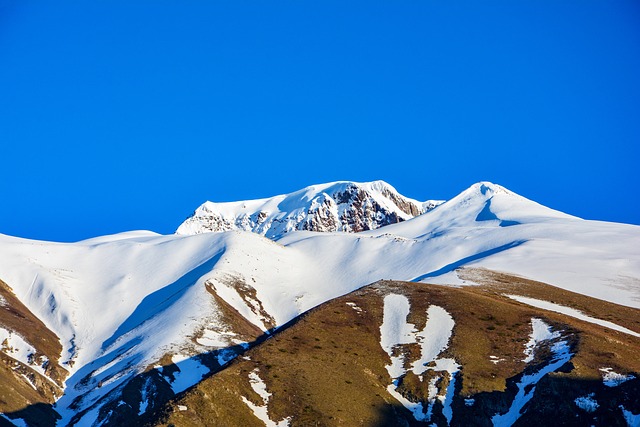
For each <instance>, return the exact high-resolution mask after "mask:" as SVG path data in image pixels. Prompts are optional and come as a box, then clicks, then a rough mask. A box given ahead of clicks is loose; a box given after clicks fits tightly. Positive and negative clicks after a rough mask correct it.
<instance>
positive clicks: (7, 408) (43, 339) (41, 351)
mask: <svg viewBox="0 0 640 427" xmlns="http://www.w3.org/2000/svg"><path fill="white" fill-rule="evenodd" d="M0 296H2V299H3V301H4V304H3V305H2V306H0V327H2V328H4V329H7V330H9V331H13V332H15V333H17V334H19V335H20V336H22V337H23V338H24V339H25V340H26V341H27V342H28V343H29V344H31V345H32V346H33V347H34V348H35V349H36V354H35V355H34V358H35V359H39V358H40V357H41V356H46V357H47V358H48V359H49V361H50V363H49V365H48V367H47V368H46V370H45V372H46V373H47V375H48V376H49V378H51V379H52V380H53V381H55V383H57V386H56V385H55V384H53V383H52V382H51V381H49V380H48V379H46V378H43V377H42V376H41V375H40V374H39V373H37V372H36V371H34V370H33V369H32V368H31V367H30V366H29V365H25V364H23V363H20V362H18V361H16V360H15V359H12V358H11V357H10V353H9V354H5V353H3V352H0V412H4V413H12V412H15V411H20V410H24V409H25V408H29V407H35V406H34V405H36V404H38V403H44V404H47V403H53V402H54V400H55V399H54V396H59V395H61V394H62V389H61V386H62V382H63V381H64V378H65V377H66V375H67V371H66V370H64V369H63V368H62V367H60V366H59V365H58V361H59V357H60V353H61V351H62V346H61V345H60V340H59V339H58V337H57V336H56V335H55V334H54V333H53V332H51V331H50V330H49V329H47V327H46V326H45V325H44V323H42V322H41V321H40V320H39V319H38V318H37V317H35V316H34V315H33V313H31V312H30V311H29V310H28V309H27V308H26V307H25V306H24V304H22V303H21V302H20V301H19V300H18V298H17V297H16V296H15V295H14V294H13V292H12V290H11V288H10V287H9V286H8V285H7V284H6V283H4V282H3V281H1V280H0ZM2 347H3V343H0V349H1V348H2ZM25 377H28V378H29V379H30V381H31V382H32V383H34V384H35V385H36V388H37V390H35V389H34V388H33V387H32V386H31V385H30V384H29V381H27V380H26V378H25Z"/></svg>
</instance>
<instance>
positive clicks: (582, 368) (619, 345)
mask: <svg viewBox="0 0 640 427" xmlns="http://www.w3.org/2000/svg"><path fill="white" fill-rule="evenodd" d="M459 274H460V277H462V278H463V279H465V280H472V281H474V282H476V283H480V284H481V286H469V287H465V288H464V290H466V291H468V292H472V293H477V294H480V295H486V296H487V297H489V298H492V299H496V300H501V301H505V302H510V303H511V304H516V305H520V306H522V307H528V306H526V305H524V304H519V303H517V302H515V301H513V300H510V299H509V298H507V297H504V296H503V295H504V294H511V295H522V296H527V297H531V298H536V299H540V300H544V301H550V302H554V303H556V304H560V305H564V306H567V307H571V308H574V309H577V310H580V311H582V312H583V313H584V314H586V315H588V316H591V317H595V318H598V319H603V320H607V321H610V322H613V323H615V324H617V325H620V326H624V327H626V328H628V329H630V330H632V331H635V332H638V333H640V310H638V309H635V308H631V307H624V306H620V305H617V304H613V303H610V302H607V301H602V300H598V299H595V298H590V297H587V296H584V295H581V294H576V293H574V292H570V291H566V290H563V289H560V288H557V287H555V286H550V285H547V284H545V283H541V282H536V281H533V280H528V279H524V278H521V277H517V276H512V275H508V274H505V273H499V272H495V271H490V270H485V269H463V270H461V271H460V272H459ZM531 309H532V308H531ZM532 310H534V311H536V309H532ZM537 312H539V313H540V314H541V315H544V316H545V317H546V318H547V319H549V320H552V321H556V322H564V323H567V324H568V325H571V326H572V327H574V328H576V329H577V330H579V331H581V332H583V333H582V334H581V342H580V351H579V352H578V353H577V354H576V356H575V357H574V359H573V364H574V365H575V367H576V369H575V371H574V372H573V373H572V374H571V375H573V376H580V377H582V378H600V377H601V373H600V372H599V371H598V369H599V368H601V367H604V366H607V367H612V368H613V370H614V371H616V372H619V373H630V372H640V357H639V355H640V339H639V338H636V337H633V336H630V335H628V334H625V333H622V332H618V331H615V330H611V329H609V328H606V327H603V326H599V325H595V324H592V323H588V322H584V321H581V320H577V319H573V318H571V317H568V316H566V315H563V314H558V313H553V312H550V311H546V310H537Z"/></svg>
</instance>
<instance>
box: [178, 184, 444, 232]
mask: <svg viewBox="0 0 640 427" xmlns="http://www.w3.org/2000/svg"><path fill="white" fill-rule="evenodd" d="M441 203H442V201H440V200H428V201H426V202H418V201H416V200H413V199H410V198H407V197H404V196H402V195H400V194H399V193H398V192H397V191H396V189H395V188H393V187H392V186H391V185H389V184H387V183H386V182H383V181H374V182H363V183H359V182H349V181H339V182H331V183H328V184H320V185H312V186H309V187H306V188H303V189H302V190H299V191H296V192H293V193H290V194H283V195H280V196H274V197H270V198H267V199H259V200H248V201H243V202H228V203H213V202H205V203H203V204H202V205H201V206H200V207H198V209H196V211H195V212H194V213H193V215H191V216H190V217H189V218H188V219H187V220H186V221H185V222H183V223H182V224H181V225H180V227H178V230H177V233H178V234H200V233H206V232H215V231H229V230H244V231H253V232H254V233H258V234H262V235H263V236H266V237H269V238H277V237H279V236H281V235H283V234H284V233H287V232H290V231H293V230H307V231H346V232H352V233H357V232H359V231H365V230H374V229H376V228H380V227H383V226H385V225H389V224H395V223H397V222H401V221H406V220H408V219H411V218H414V217H416V216H418V215H421V214H423V213H425V212H427V211H429V210H431V209H433V208H435V207H436V206H438V205H439V204H441Z"/></svg>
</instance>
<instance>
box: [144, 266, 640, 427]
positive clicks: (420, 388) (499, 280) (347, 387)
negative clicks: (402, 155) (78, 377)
mask: <svg viewBox="0 0 640 427" xmlns="http://www.w3.org/2000/svg"><path fill="white" fill-rule="evenodd" d="M460 275H461V277H463V278H464V279H465V280H468V281H473V282H475V283H477V285H476V286H467V287H460V288H454V287H444V286H437V285H425V284H418V283H406V282H390V281H382V282H377V283H375V284H372V285H370V286H367V287H364V288H362V289H360V290H357V291H355V292H353V293H351V294H348V295H345V296H343V297H341V298H338V299H335V300H332V301H330V302H327V303H325V304H322V305H321V306H319V307H317V308H315V309H313V310H311V311H310V312H308V313H306V314H305V315H303V316H301V317H300V318H298V319H296V321H294V322H292V323H291V324H289V325H287V326H286V327H284V328H281V329H280V330H279V331H278V332H277V333H276V334H274V335H273V336H272V337H271V338H270V339H268V340H266V341H264V342H262V343H261V344H259V345H257V346H256V347H254V348H252V349H251V350H249V351H248V352H246V353H245V354H244V356H242V357H240V358H238V359H236V360H235V361H234V362H232V363H231V364H230V365H229V366H228V367H226V369H224V370H222V371H220V372H218V373H216V374H214V375H212V376H211V377H209V378H207V379H206V380H204V381H202V382H201V383H200V384H198V385H197V386H195V387H194V388H192V389H190V390H187V391H186V392H185V393H183V394H181V395H179V396H178V398H176V399H174V400H172V401H171V402H169V404H167V405H165V406H164V407H163V408H162V409H161V410H159V411H156V412H155V413H153V414H150V415H149V416H148V417H147V423H148V424H149V425H163V426H169V425H173V426H211V425H216V426H263V425H265V422H264V421H261V420H260V419H259V418H258V417H257V416H256V413H262V414H263V415H262V416H263V418H264V417H265V416H266V415H264V414H268V417H269V418H270V420H272V422H273V425H277V423H278V422H281V424H279V425H284V421H283V420H287V421H288V423H289V425H291V426H315V425H318V426H362V425H365V426H393V425H426V421H429V423H433V422H435V423H436V424H438V425H446V424H447V423H448V422H449V421H450V422H451V424H452V425H491V424H492V423H491V418H492V417H493V416H494V415H496V414H498V413H505V412H507V411H508V410H509V408H510V407H511V406H512V403H513V401H514V397H515V395H516V393H517V392H518V383H519V382H520V381H522V380H523V375H533V374H535V373H536V372H539V371H541V369H542V368H544V367H545V366H548V365H549V364H550V363H551V361H552V360H553V358H554V353H553V352H554V348H555V347H554V346H553V345H552V344H554V343H557V342H559V340H560V339H562V340H563V341H562V343H564V344H565V345H566V348H567V349H569V350H570V353H571V354H572V357H571V360H570V361H569V362H567V363H563V364H562V366H559V367H558V368H557V369H554V372H552V373H550V374H548V375H545V376H544V377H542V379H541V380H540V381H539V382H537V385H535V389H532V387H531V386H530V387H527V389H525V394H526V393H529V392H531V393H533V394H532V396H533V397H532V399H531V400H530V401H529V402H528V403H527V404H526V405H525V406H524V415H522V416H520V417H519V419H518V420H517V422H516V425H533V424H536V425H539V423H540V419H541V418H540V417H553V418H547V420H553V422H554V423H555V424H561V423H564V424H568V425H574V424H578V425H625V424H626V423H625V421H624V416H623V412H622V410H621V409H620V406H622V407H623V408H625V410H627V411H630V412H631V413H636V414H637V413H640V403H638V396H640V379H638V378H639V375H638V373H639V372H640V360H639V359H638V357H637V355H638V354H640V339H639V338H637V337H634V336H632V335H629V334H625V333H622V332H618V331H614V330H611V329H609V328H606V327H602V326H599V325H596V324H592V323H587V322H584V321H581V320H578V319H575V318H573V317H569V316H566V315H563V314H558V313H553V312H550V311H547V310H541V309H538V308H534V307H531V306H528V305H525V304H522V303H519V302H517V301H515V300H513V299H511V298H509V297H506V296H505V294H515V295H521V296H528V297H532V298H537V299H540V300H545V301H553V302H555V303H557V304H562V305H566V306H570V307H573V308H576V309H579V310H581V311H582V312H584V313H585V314H588V315H590V316H592V317H597V318H599V319H604V320H609V321H611V322H614V323H616V324H619V325H621V326H624V327H627V328H629V329H631V330H634V331H640V312H639V311H638V310H635V309H631V308H627V307H620V306H617V305H615V304H610V303H605V302H602V301H599V300H595V299H592V298H589V297H585V296H582V295H577V294H574V293H571V292H568V291H564V290H560V289H558V288H555V287H552V286H548V285H545V284H543V283H538V282H533V281H529V280H526V279H522V278H518V277H514V276H509V275H505V274H500V273H496V272H491V271H487V270H470V269H467V270H463V271H460ZM388 295H401V296H404V297H405V298H406V299H407V300H408V302H409V304H410V312H409V315H408V316H407V319H406V322H407V323H410V324H412V325H414V329H415V330H418V331H420V330H422V329H424V328H425V325H426V324H427V322H428V320H429V319H428V316H427V310H428V309H429V307H431V306H438V307H441V308H442V309H444V310H445V311H446V312H447V313H448V314H449V315H450V316H451V317H452V318H453V320H454V321H455V325H454V327H453V332H452V335H451V338H450V339H449V341H448V346H447V347H446V349H444V350H443V351H442V352H441V353H439V354H438V356H437V360H435V361H433V362H431V363H430V364H428V365H427V366H426V370H425V371H424V372H422V373H421V374H420V375H416V374H415V373H414V372H412V371H411V370H410V369H408V368H409V367H410V366H411V364H412V363H413V362H414V361H416V360H417V359H419V358H420V354H421V353H420V352H421V350H420V345H419V344H418V343H417V342H416V343H408V344H402V345H398V346H396V347H394V350H393V357H396V356H397V357H402V355H404V367H405V368H407V369H408V371H407V372H406V374H405V375H403V376H402V378H401V379H400V380H399V381H398V383H399V384H397V387H395V390H396V392H397V393H398V394H399V395H401V396H402V398H404V399H405V400H406V401H407V402H413V403H421V404H422V405H423V408H424V409H423V412H424V410H426V408H427V406H430V417H429V418H428V419H424V418H423V420H422V421H418V420H417V419H416V417H415V416H414V415H413V414H412V413H411V411H409V410H408V409H406V408H405V406H406V405H405V406H403V405H402V404H401V403H400V402H399V401H398V399H396V398H395V397H394V396H393V395H392V394H391V393H390V391H389V386H390V385H391V383H392V378H391V376H390V373H389V371H388V370H387V366H388V365H390V363H391V358H390V354H388V353H387V352H386V351H385V350H384V349H383V348H382V346H381V325H382V323H383V321H384V318H385V313H384V311H385V309H386V308H385V297H386V296H388ZM532 318H537V319H541V320H542V321H544V322H545V324H547V325H549V326H550V327H551V330H552V331H553V332H554V333H555V334H556V336H557V338H555V340H556V341H554V342H552V341H543V342H541V343H538V344H537V345H536V347H535V356H534V357H533V358H532V360H531V361H530V362H528V363H526V362H524V361H523V359H524V358H525V354H524V351H525V348H526V346H527V343H528V341H529V340H530V334H531V331H532V323H531V322H532V321H531V319H532ZM445 359H446V360H454V361H455V362H456V363H457V364H458V365H459V370H458V371H457V373H455V374H451V375H448V374H446V372H444V371H442V369H441V367H439V362H438V360H440V361H442V360H445ZM605 368H607V369H609V371H608V372H615V373H617V374H619V377H620V378H624V376H626V375H633V376H634V377H635V378H633V379H629V380H628V381H625V382H623V383H621V384H619V385H617V386H615V387H608V386H606V385H605V384H604V383H603V376H604V375H605V374H606V373H607V371H602V369H605ZM628 378H631V377H628ZM452 380H454V385H453V387H452V388H451V390H452V391H453V394H452V398H451V395H450V396H449V397H445V396H447V390H449V387H448V386H449V384H450V383H451V381H452ZM252 382H253V384H252ZM430 387H431V389H430ZM265 389H266V390H265ZM532 390H533V391H532ZM265 392H266V394H265ZM261 393H262V395H261ZM434 397H435V398H434ZM579 398H583V399H582V400H579V402H584V401H585V399H586V401H587V402H591V401H593V402H596V405H597V408H595V410H594V411H592V412H589V411H588V410H585V409H581V408H580V407H579V406H578V404H577V403H576V399H579ZM447 399H448V401H447ZM445 402H447V403H446V404H445ZM447 406H448V407H449V408H450V411H451V413H452V415H451V413H449V414H448V415H447V411H448V409H447V408H446V407H447ZM583 406H584V405H583ZM587 406H588V405H587ZM593 406H595V405H593ZM252 408H253V409H252ZM418 418H420V417H418ZM543 419H544V418H543Z"/></svg>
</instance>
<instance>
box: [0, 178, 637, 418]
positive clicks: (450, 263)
mask: <svg viewBox="0 0 640 427" xmlns="http://www.w3.org/2000/svg"><path fill="white" fill-rule="evenodd" d="M340 185H343V184H340ZM309 188H313V187H309ZM324 190H326V188H325V189H324ZM305 191H306V192H308V191H310V190H308V189H307V190H305ZM314 191H315V190H314ZM306 192H305V193H304V194H302V193H301V194H298V195H297V196H296V197H297V199H296V200H297V201H298V200H307V201H309V202H310V203H311V201H312V200H315V199H313V198H309V197H308V195H306V194H307V193H306ZM312 194H316V193H312ZM323 194H326V192H325V193H323ZM287 197H289V196H287ZM287 197H284V199H282V200H281V201H279V202H277V207H278V209H282V210H280V211H278V212H279V213H277V215H283V216H282V218H291V216H290V215H289V213H287V212H289V211H287V210H285V208H287V207H288V206H289V205H287V203H286V200H288V199H287ZM256 203H258V202H256ZM260 203H262V204H261V205H260V206H264V205H265V203H268V202H267V201H260ZM269 203H271V202H269ZM273 203H276V202H273ZM314 203H315V202H314ZM238 206H241V205H239V204H236V205H234V206H231V205H229V209H237V207H238ZM246 206H249V204H247V205H246ZM256 206H257V205H256ZM291 206H297V204H296V203H293V204H292V205H291ZM246 209H247V210H248V211H249V210H252V211H254V210H255V209H254V207H253V206H252V207H251V208H249V207H247V208H246ZM260 209H262V207H260ZM389 209H392V207H389ZM248 211H247V212H248ZM233 212H236V211H233ZM233 212H232V213H233ZM273 212H276V211H275V210H274V211H273ZM274 218H275V217H274ZM275 223H276V221H275V220H274V221H273V223H272V224H275ZM280 224H285V222H281V223H280ZM286 224H293V223H286ZM291 226H292V227H294V226H293V225H291ZM287 227H288V225H287V226H286V227H284V228H278V229H276V228H273V227H271V228H269V230H272V232H273V234H275V235H280V234H281V232H283V230H288V229H287ZM258 231H259V233H260V234H265V233H266V234H267V235H268V234H269V233H271V232H269V233H267V231H266V230H265V229H262V230H258ZM260 234H257V233H251V232H244V231H230V232H221V233H202V234H195V235H181V234H176V235H170V236H162V235H157V234H154V233H150V232H131V233H122V234H118V235H114V236H105V237H100V238H96V239H91V240H86V241H83V242H78V243H73V244H61V243H50V242H38V241H30V240H25V239H19V238H14V237H8V236H0V279H2V280H4V281H5V282H6V283H7V284H8V285H9V286H11V287H12V288H13V290H14V292H15V293H16V295H17V296H18V297H19V298H20V300H21V301H23V302H24V304H25V305H26V306H27V307H28V308H29V309H30V310H31V311H32V312H33V313H34V314H35V315H36V316H38V317H39V318H40V319H42V320H43V322H44V323H45V324H46V325H47V327H49V328H50V329H51V330H52V331H53V332H55V333H56V334H57V335H58V336H59V337H60V339H61V342H62V345H63V355H62V358H61V360H62V362H65V361H66V362H72V363H68V364H67V367H68V370H69V372H70V374H71V376H70V378H69V379H68V381H67V390H66V393H65V396H63V398H62V399H61V400H60V401H59V402H58V406H57V410H58V411H59V412H60V413H61V414H62V415H63V421H62V423H66V422H69V421H70V420H71V419H72V418H73V417H74V416H76V417H77V416H78V413H80V412H82V411H85V410H86V411H87V412H86V413H84V412H82V415H83V417H81V419H80V421H79V422H80V425H90V424H91V423H92V422H93V421H94V420H96V419H97V418H98V417H99V409H100V408H102V407H104V406H105V405H106V404H108V402H111V401H117V399H119V397H118V396H119V394H118V393H120V392H121V389H122V387H123V386H124V385H125V384H126V383H127V382H128V381H129V380H130V379H131V378H133V377H134V376H136V375H138V374H140V373H142V372H143V371H145V370H147V369H148V368H150V367H153V366H156V365H162V363H160V362H159V361H160V360H161V359H163V357H165V356H166V357H169V358H170V360H171V361H173V362H174V363H175V364H176V365H177V366H182V367H183V368H188V371H189V372H192V373H193V374H192V375H187V374H186V373H185V372H187V369H184V370H183V371H184V372H182V373H181V374H180V375H177V374H176V375H168V374H166V372H165V371H164V369H161V368H159V369H158V372H160V374H161V375H163V378H166V381H167V383H169V385H170V386H171V387H172V389H173V391H174V392H178V391H181V390H183V389H184V388H186V387H188V386H190V385H193V384H195V383H196V382H198V381H199V380H200V378H201V376H202V375H203V374H205V373H207V372H209V368H208V367H205V366H204V365H203V364H201V363H199V362H198V361H197V360H194V359H193V358H190V356H192V355H194V354H202V353H211V352H212V351H214V350H216V349H224V348H227V347H230V346H232V345H242V344H243V343H242V341H243V339H246V338H242V337H241V333H240V330H239V329H238V327H237V325H236V324H235V323H228V324H227V323H224V322H222V320H220V319H221V315H219V313H221V310H222V307H223V306H227V305H228V306H230V307H232V308H233V309H234V310H235V312H236V313H238V314H239V315H240V316H242V317H243V318H244V319H246V321H248V322H249V323H250V324H252V325H254V327H255V328H258V329H259V330H262V331H266V330H268V329H271V328H273V327H274V326H279V325H283V324H284V323H286V322H287V321H289V320H291V319H293V318H294V317H296V316H298V315H299V314H301V313H303V312H305V311H306V310H308V309H310V308H312V307H314V306H316V305H318V304H320V303H322V302H325V301H327V300H329V299H332V298H335V297H337V296H340V295H343V294H345V293H348V292H350V291H352V290H354V289H357V288H359V287H361V286H363V285H366V284H369V283H372V282H374V281H376V280H379V279H396V280H413V281H428V282H434V283H440V282H450V283H455V284H464V282H463V281H462V280H460V279H458V277H457V276H456V274H455V269H456V268H458V267H462V266H475V267H487V268H491V269H495V270H499V271H504V272H510V273H513V274H516V275H521V276H526V277H529V278H532V279H535V280H539V281H543V282H547V283H550V284H552V285H554V286H558V287H561V288H565V289H569V290H572V291H575V292H579V293H583V294H585V295H589V296H593V297H596V298H600V299H604V300H608V301H611V302H614V303H617V304H622V305H627V306H631V307H640V244H638V243H640V227H637V226H630V225H624V224H613V223H604V222H596V221H585V220H582V219H579V218H575V217H572V216H569V215H565V214H563V213H560V212H557V211H554V210H551V209H548V208H546V207H544V206H541V205H539V204H537V203H535V202H532V201H530V200H527V199H525V198H523V197H521V196H518V195H516V194H514V193H511V192H509V191H508V190H506V189H504V188H502V187H500V186H497V185H494V184H491V183H479V184H476V185H474V186H472V187H471V188H469V189H468V190H466V191H464V192H463V193H461V194H460V195H459V196H457V197H455V198H454V199H452V200H450V201H448V202H446V203H444V204H442V205H440V206H438V207H437V208H435V209H432V210H430V211H429V212H427V213H425V214H423V215H420V216H418V217H416V218H413V219H410V218H407V220H406V221H404V222H401V223H397V224H392V225H387V226H385V227H384V228H381V229H376V230H370V231H366V232H361V233H341V232H323V233H319V232H310V231H298V232H290V233H286V234H284V235H282V237H280V238H278V239H277V240H276V241H273V240H270V239H267V238H265V237H263V236H261V235H260ZM212 292H213V294H215V297H212V295H213V294H212ZM194 337H195V338H194ZM198 337H199V338H198ZM241 338H242V339H241ZM218 356H219V361H220V363H224V361H226V360H228V358H230V357H233V355H228V354H224V353H220V354H219V355H218ZM166 357H165V359H166ZM100 399H102V400H100ZM145 405H146V404H145ZM143 406H144V405H143V404H142V403H141V405H140V408H134V409H135V412H136V413H137V411H142V412H143V411H144V407H146V406H144V407H143ZM103 415H104V414H103ZM76 421H77V419H76Z"/></svg>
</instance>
